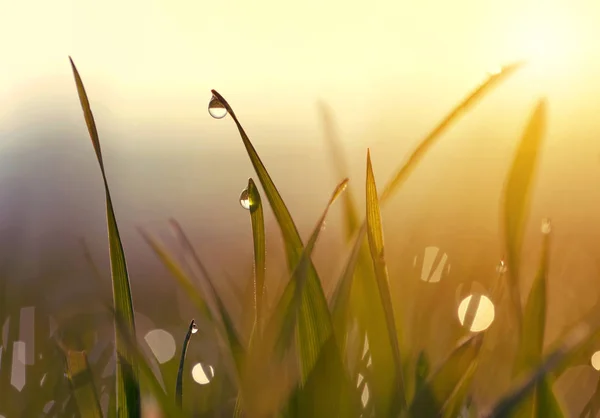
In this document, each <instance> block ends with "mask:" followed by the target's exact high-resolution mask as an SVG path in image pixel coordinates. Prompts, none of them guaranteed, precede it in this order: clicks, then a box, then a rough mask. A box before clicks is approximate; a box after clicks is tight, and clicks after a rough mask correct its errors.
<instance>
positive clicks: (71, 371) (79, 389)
mask: <svg viewBox="0 0 600 418" xmlns="http://www.w3.org/2000/svg"><path fill="white" fill-rule="evenodd" d="M66 357H67V374H68V377H69V381H70V382H71V387H72V389H73V393H74V396H75V399H76V400H77V406H78V407H79V413H80V414H81V417H82V418H102V408H101V407H100V401H99V400H98V396H97V392H96V387H95V385H94V377H93V375H92V371H91V369H90V366H89V363H88V360H87V356H86V354H85V351H72V350H69V351H67V353H66Z"/></svg>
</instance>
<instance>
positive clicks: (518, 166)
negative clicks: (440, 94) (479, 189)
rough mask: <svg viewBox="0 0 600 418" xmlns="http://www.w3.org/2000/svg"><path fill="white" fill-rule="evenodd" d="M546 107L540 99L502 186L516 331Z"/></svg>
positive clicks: (508, 275)
mask: <svg viewBox="0 0 600 418" xmlns="http://www.w3.org/2000/svg"><path fill="white" fill-rule="evenodd" d="M546 107H547V106H546V101H545V100H544V99H542V100H540V101H539V102H538V104H537V106H536V108H535V110H534V112H533V114H532V115H531V117H530V119H529V122H528V124H527V127H526V128H525V132H524V133H523V136H522V138H521V141H520V143H519V145H518V148H517V150H516V153H515V157H514V160H513V163H512V167H511V169H510V172H509V174H508V177H507V180H506V183H505V186H504V188H505V189H504V204H503V216H504V234H505V240H506V241H505V242H506V251H507V259H506V261H507V265H508V273H507V275H506V277H507V278H508V287H509V289H508V290H509V294H510V299H511V303H512V306H513V310H514V313H515V317H516V320H517V325H518V327H519V330H521V328H522V325H523V324H522V322H523V313H522V310H521V309H522V308H521V296H520V290H519V284H520V281H519V267H520V260H521V247H522V244H523V235H524V231H525V225H526V223H527V217H528V213H529V206H530V201H531V193H532V186H533V181H534V175H535V171H536V168H537V165H538V161H539V154H540V149H541V146H542V141H543V138H544V135H545V128H546Z"/></svg>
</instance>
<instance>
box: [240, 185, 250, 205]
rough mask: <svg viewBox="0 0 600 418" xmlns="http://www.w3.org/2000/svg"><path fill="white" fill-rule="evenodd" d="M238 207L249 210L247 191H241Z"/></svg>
mask: <svg viewBox="0 0 600 418" xmlns="http://www.w3.org/2000/svg"><path fill="white" fill-rule="evenodd" d="M240 205H242V207H243V208H244V209H246V210H250V194H249V193H248V189H244V190H242V193H241V194H240Z"/></svg>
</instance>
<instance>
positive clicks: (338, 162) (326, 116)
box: [319, 102, 358, 241]
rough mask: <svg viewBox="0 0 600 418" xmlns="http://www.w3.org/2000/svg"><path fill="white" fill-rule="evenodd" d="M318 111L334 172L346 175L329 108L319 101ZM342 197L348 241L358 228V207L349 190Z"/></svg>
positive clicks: (346, 165) (344, 163)
mask: <svg viewBox="0 0 600 418" xmlns="http://www.w3.org/2000/svg"><path fill="white" fill-rule="evenodd" d="M319 111H320V113H321V120H322V123H323V129H324V131H325V143H326V144H327V147H328V148H329V152H330V155H331V159H332V160H333V166H334V167H335V170H336V174H337V176H338V177H339V178H345V177H348V173H349V170H348V162H347V161H346V159H345V158H344V150H343V147H342V145H341V143H340V140H339V136H338V134H337V130H336V128H335V123H334V120H333V115H332V112H331V109H330V108H329V106H327V105H326V104H325V103H323V102H321V103H319ZM342 199H343V203H344V219H345V222H346V239H347V240H348V241H350V240H351V239H352V236H353V235H354V232H355V231H356V229H357V228H358V209H357V206H356V199H355V198H354V196H353V194H352V191H351V190H347V191H346V193H344V196H343V197H342Z"/></svg>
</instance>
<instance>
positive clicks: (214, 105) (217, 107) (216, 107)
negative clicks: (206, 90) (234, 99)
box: [208, 96, 227, 119]
mask: <svg viewBox="0 0 600 418" xmlns="http://www.w3.org/2000/svg"><path fill="white" fill-rule="evenodd" d="M208 113H209V114H210V115H211V116H212V117H213V118H215V119H223V118H224V117H225V116H227V109H225V106H224V105H223V103H221V101H220V100H219V99H217V98H216V97H215V96H213V97H211V99H210V102H208Z"/></svg>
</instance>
